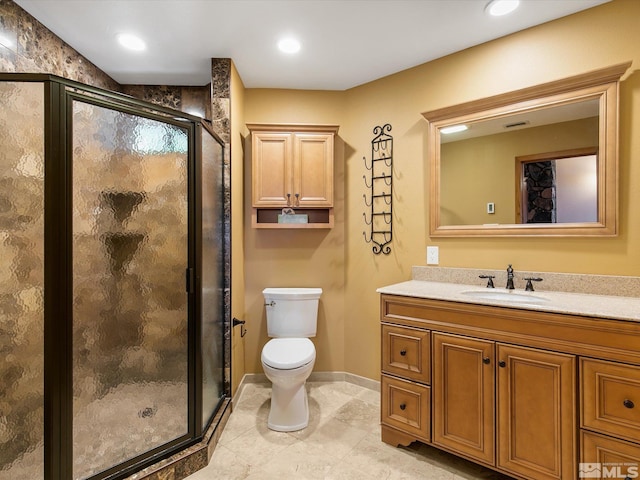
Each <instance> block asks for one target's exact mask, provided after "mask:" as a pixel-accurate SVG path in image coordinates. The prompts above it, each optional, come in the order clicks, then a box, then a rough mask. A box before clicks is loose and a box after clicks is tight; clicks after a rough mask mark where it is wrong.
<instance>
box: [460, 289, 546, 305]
mask: <svg viewBox="0 0 640 480" xmlns="http://www.w3.org/2000/svg"><path fill="white" fill-rule="evenodd" d="M462 295H464V296H466V297H472V298H477V299H479V300H498V301H502V302H510V303H534V304H542V303H547V302H548V301H549V300H548V299H546V298H544V297H538V296H536V295H529V294H526V293H516V292H513V291H511V290H504V291H502V290H491V289H487V290H468V291H466V292H462Z"/></svg>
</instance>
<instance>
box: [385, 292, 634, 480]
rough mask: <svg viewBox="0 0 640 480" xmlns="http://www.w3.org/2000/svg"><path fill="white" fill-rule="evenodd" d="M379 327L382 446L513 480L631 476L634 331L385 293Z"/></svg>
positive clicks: (621, 324)
mask: <svg viewBox="0 0 640 480" xmlns="http://www.w3.org/2000/svg"><path fill="white" fill-rule="evenodd" d="M381 321H382V328H381V331H382V399H381V406H382V407H381V408H382V414H381V423H382V427H381V428H382V440H383V441H385V442H386V443H389V444H392V445H408V444H409V443H411V442H413V441H416V440H417V441H420V442H423V443H427V444H430V445H433V446H434V447H437V448H440V449H443V450H446V451H449V452H451V453H454V454H457V455H460V456H462V457H465V458H467V459H469V460H472V461H475V462H477V463H480V464H482V465H485V466H487V467H490V468H492V469H494V470H497V471H500V472H502V473H505V474H507V475H510V476H512V477H514V478H518V479H534V480H550V479H557V480H564V479H573V478H578V477H579V466H580V464H581V463H584V464H595V463H598V462H600V463H602V464H605V463H606V464H607V466H603V467H602V468H603V469H606V468H609V469H610V470H606V471H605V470H603V473H602V475H601V477H599V478H615V477H612V476H611V475H613V474H614V473H615V474H616V475H617V474H622V473H624V475H629V478H636V477H635V476H634V475H636V473H635V472H636V470H635V468H636V466H640V441H639V439H640V403H639V402H640V349H639V348H638V345H640V324H638V323H637V322H625V321H618V320H614V319H603V318H589V317H581V316H578V315H568V314H555V313H549V312H537V311H531V310H520V309H512V308H503V307H491V306H486V305H473V304H462V303H457V302H449V301H438V300H429V299H422V298H413V297H403V296H397V295H388V294H383V295H381ZM428 343H430V345H429V346H428V345H427V344H428ZM427 355H430V359H429V360H428V359H426V358H425V356H427ZM428 368H430V372H427V371H426V370H427V369H428ZM403 406H404V408H401V407H403ZM428 408H430V411H428V410H427V409H428ZM429 428H430V431H429V430H428V429H429ZM612 465H613V466H612ZM617 465H619V468H620V470H615V471H614V470H611V469H613V468H614V466H615V467H616V468H618V467H617ZM639 470H640V469H639ZM612 472H613V473H612ZM639 473H640V472H639ZM624 475H622V477H620V478H624ZM589 478H596V477H589Z"/></svg>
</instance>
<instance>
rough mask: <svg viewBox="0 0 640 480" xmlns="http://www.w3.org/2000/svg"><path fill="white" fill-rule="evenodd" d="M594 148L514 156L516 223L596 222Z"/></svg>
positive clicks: (596, 168)
mask: <svg viewBox="0 0 640 480" xmlns="http://www.w3.org/2000/svg"><path fill="white" fill-rule="evenodd" d="M597 153H598V148H597V147H592V148H578V149H573V150H567V151H562V152H549V153H543V154H541V155H526V156H521V157H516V222H518V223H579V222H582V223H589V222H597V221H598V156H597Z"/></svg>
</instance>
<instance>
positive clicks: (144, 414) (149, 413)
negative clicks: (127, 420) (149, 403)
mask: <svg viewBox="0 0 640 480" xmlns="http://www.w3.org/2000/svg"><path fill="white" fill-rule="evenodd" d="M157 411H158V407H147V408H143V409H142V410H140V411H139V412H138V416H139V417H140V418H148V417H153V416H154V415H155V414H156V412H157Z"/></svg>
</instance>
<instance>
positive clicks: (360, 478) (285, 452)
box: [187, 382, 509, 480]
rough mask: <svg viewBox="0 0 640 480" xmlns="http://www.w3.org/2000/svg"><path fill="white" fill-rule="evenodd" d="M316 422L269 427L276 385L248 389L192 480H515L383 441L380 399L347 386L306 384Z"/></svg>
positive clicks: (419, 447)
mask: <svg viewBox="0 0 640 480" xmlns="http://www.w3.org/2000/svg"><path fill="white" fill-rule="evenodd" d="M307 391H308V393H309V409H310V413H311V417H310V418H311V420H310V423H309V426H308V427H307V428H305V429H304V430H301V431H299V432H291V433H281V432H274V431H271V430H269V429H268V428H267V416H268V413H269V402H270V401H269V397H270V393H271V385H270V384H248V385H246V386H245V387H244V390H243V391H242V394H241V396H240V398H239V399H238V400H237V401H236V404H235V407H234V411H233V413H232V414H231V417H230V418H229V422H228V423H227V425H226V427H225V429H224V431H223V433H222V436H221V437H220V442H219V443H218V446H217V447H216V450H215V452H214V454H213V457H212V458H211V462H210V463H209V465H208V466H207V467H206V468H204V469H203V470H200V471H198V472H196V473H195V474H193V475H190V476H189V477H187V480H214V479H216V480H217V479H223V480H244V479H247V480H272V479H273V480H289V479H326V480H329V479H331V480H347V479H348V480H371V479H374V480H411V479H416V480H417V479H420V480H424V479H428V480H431V479H433V480H475V479H481V480H509V477H505V476H502V475H499V474H497V473H495V472H492V471H490V470H486V469H483V468H481V467H479V466H476V465H474V464H472V463H469V462H466V461H464V460H462V459H459V458H457V457H454V456H452V455H449V454H446V453H444V452H441V451H439V450H437V449H434V448H431V447H427V446H426V445H422V444H419V443H414V444H412V445H410V446H409V447H407V448H394V447H391V446H389V445H387V444H385V443H382V441H381V440H380V426H379V423H380V394H379V393H378V392H374V391H372V390H369V389H367V388H363V387H359V386H357V385H354V384H352V383H348V382H307Z"/></svg>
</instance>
